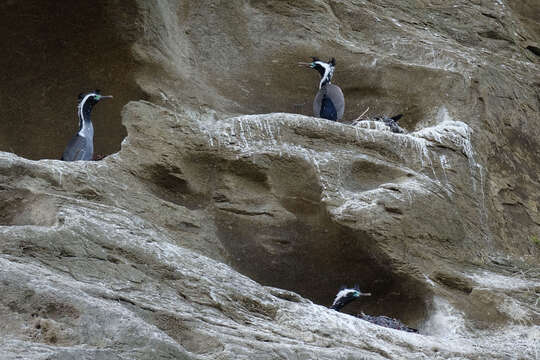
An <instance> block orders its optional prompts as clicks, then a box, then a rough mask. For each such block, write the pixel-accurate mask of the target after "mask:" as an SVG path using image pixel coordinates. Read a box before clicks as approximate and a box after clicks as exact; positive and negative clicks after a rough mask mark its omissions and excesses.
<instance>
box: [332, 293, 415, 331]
mask: <svg viewBox="0 0 540 360" xmlns="http://www.w3.org/2000/svg"><path fill="white" fill-rule="evenodd" d="M362 296H371V293H363V292H361V291H360V289H359V288H358V286H355V287H354V288H352V289H351V288H345V287H342V288H341V289H340V290H339V292H338V293H337V295H336V298H335V299H334V302H333V303H332V306H331V307H330V309H333V310H336V311H340V310H341V309H342V308H343V307H344V306H345V305H347V304H348V303H350V302H351V301H353V300H356V299H359V298H360V297H362ZM355 316H356V317H358V318H360V319H362V320H365V321H369V322H370V323H372V324H375V325H379V326H383V327H387V328H390V329H396V330H401V331H406V332H414V333H416V332H418V330H417V329H413V328H411V327H408V326H407V325H405V324H403V323H402V322H401V321H399V320H398V319H394V318H391V317H388V316H384V315H380V316H371V315H366V314H364V313H361V314H358V315H355Z"/></svg>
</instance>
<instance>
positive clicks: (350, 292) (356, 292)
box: [330, 287, 371, 311]
mask: <svg viewBox="0 0 540 360" xmlns="http://www.w3.org/2000/svg"><path fill="white" fill-rule="evenodd" d="M361 296H371V293H363V292H361V291H360V289H358V287H354V288H352V289H350V288H345V287H343V288H341V289H340V290H339V292H338V293H337V295H336V298H335V299H334V302H333V303H332V306H331V307H330V308H331V309H334V310H336V311H339V310H341V308H342V307H344V306H345V305H347V304H348V303H350V302H351V301H353V300H356V299H358V298H360V297H361Z"/></svg>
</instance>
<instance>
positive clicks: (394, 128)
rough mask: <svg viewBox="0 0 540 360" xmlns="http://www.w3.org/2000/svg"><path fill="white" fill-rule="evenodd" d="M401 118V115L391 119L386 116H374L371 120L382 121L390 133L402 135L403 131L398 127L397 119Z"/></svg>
mask: <svg viewBox="0 0 540 360" xmlns="http://www.w3.org/2000/svg"><path fill="white" fill-rule="evenodd" d="M402 117H403V114H399V115H395V116H392V117H388V116H376V117H375V118H374V119H373V120H375V121H382V122H383V123H384V124H385V125H386V126H388V127H389V128H390V131H392V132H393V133H397V134H403V133H404V132H405V130H403V128H401V126H399V125H398V121H399V119H401V118H402Z"/></svg>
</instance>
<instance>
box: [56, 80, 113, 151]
mask: <svg viewBox="0 0 540 360" xmlns="http://www.w3.org/2000/svg"><path fill="white" fill-rule="evenodd" d="M107 98H112V96H111V95H107V96H105V95H101V94H100V93H99V90H95V91H92V92H89V93H86V94H79V105H78V106H77V115H78V117H79V131H78V132H77V134H75V136H73V138H71V140H70V141H69V143H68V145H67V146H66V150H64V153H63V155H62V160H64V161H76V160H92V158H93V156H94V127H93V126H92V121H91V120H90V113H91V112H92V108H93V107H94V105H96V104H97V103H98V102H99V101H100V100H102V99H107Z"/></svg>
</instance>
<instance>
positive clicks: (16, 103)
mask: <svg viewBox="0 0 540 360" xmlns="http://www.w3.org/2000/svg"><path fill="white" fill-rule="evenodd" d="M120 7H122V9H120ZM134 8H135V7H133V6H132V7H129V6H128V4H125V3H124V4H122V5H120V4H114V6H111V4H109V2H107V1H104V0H99V1H92V2H56V1H40V0H30V1H28V0H27V1H5V2H2V4H1V5H0V29H1V30H2V34H3V36H2V48H3V50H4V54H3V56H2V58H1V59H0V66H1V67H2V70H3V71H2V72H1V75H0V76H1V78H0V80H1V81H0V83H1V86H2V97H0V119H2V121H1V122H0V150H1V151H9V152H13V153H15V154H17V155H19V156H23V157H26V158H29V159H34V160H37V159H60V157H61V156H62V152H63V151H64V148H65V146H66V145H67V143H68V141H69V140H70V138H71V137H72V136H73V135H74V134H75V133H76V132H77V130H78V118H77V96H78V94H79V93H82V92H87V91H92V90H95V89H100V90H101V91H102V93H103V94H112V95H113V96H114V99H113V100H112V101H108V102H107V103H105V102H103V104H98V105H97V106H96V107H95V109H94V111H93V113H92V121H93V124H94V129H95V135H94V154H95V155H100V156H105V155H108V154H111V153H114V152H116V151H118V150H119V149H120V143H121V142H122V140H123V138H124V137H125V136H126V130H125V128H124V127H123V126H122V124H121V117H120V113H121V109H122V107H123V106H124V105H125V104H126V103H127V102H128V101H130V100H138V99H141V98H143V97H144V94H143V93H142V91H141V90H140V89H139V87H138V86H137V84H136V83H135V79H134V76H133V74H134V70H135V67H136V65H137V64H136V63H135V61H134V59H133V56H132V55H131V51H130V46H131V45H130V44H131V40H130V38H129V35H128V34H129V33H130V31H132V29H131V30H130V29H129V28H122V27H123V26H124V23H122V22H121V21H119V20H118V17H119V16H120V15H119V14H120V13H122V15H121V16H123V17H125V18H126V19H128V18H129V16H128V15H129V14H130V13H133V11H135V10H133V9H134ZM125 26H126V27H127V26H129V25H128V24H127V23H126V24H125Z"/></svg>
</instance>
